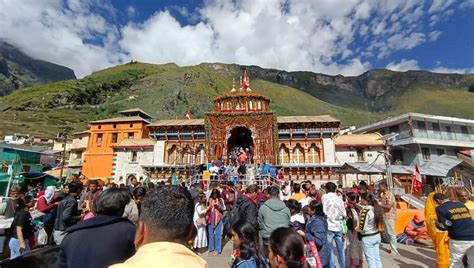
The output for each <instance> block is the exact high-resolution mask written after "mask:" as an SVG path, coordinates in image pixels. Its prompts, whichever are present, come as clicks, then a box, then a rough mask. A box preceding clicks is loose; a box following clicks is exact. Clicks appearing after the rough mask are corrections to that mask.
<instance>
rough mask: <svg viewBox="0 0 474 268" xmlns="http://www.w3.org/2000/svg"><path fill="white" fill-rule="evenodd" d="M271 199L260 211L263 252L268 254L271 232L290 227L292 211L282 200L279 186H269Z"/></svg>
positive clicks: (259, 221) (259, 220)
mask: <svg viewBox="0 0 474 268" xmlns="http://www.w3.org/2000/svg"><path fill="white" fill-rule="evenodd" d="M268 195H269V197H270V198H269V199H268V200H267V201H265V203H263V205H262V206H261V207H260V209H259V211H258V223H259V226H260V230H261V237H262V242H263V250H262V252H263V254H264V255H265V256H268V240H269V238H270V234H271V233H272V232H273V231H274V230H275V229H277V228H279V227H289V226H290V218H291V213H290V210H289V209H288V208H287V207H286V205H285V203H284V202H283V201H281V200H280V198H279V196H280V190H279V189H278V187H277V186H271V187H269V188H268Z"/></svg>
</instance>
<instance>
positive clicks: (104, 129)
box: [82, 121, 148, 178]
mask: <svg viewBox="0 0 474 268" xmlns="http://www.w3.org/2000/svg"><path fill="white" fill-rule="evenodd" d="M145 126H146V123H145V122H138V121H137V122H116V123H113V122H110V123H93V124H91V126H90V138H89V144H88V146H87V151H86V153H85V154H84V162H83V165H82V174H84V176H86V177H88V178H110V177H112V176H113V175H114V173H113V159H114V150H113V148H112V147H113V146H115V145H118V144H119V143H120V142H121V141H122V140H124V139H128V136H129V133H133V139H143V138H148V131H147V130H146V129H145ZM113 133H117V141H116V142H113V138H112V137H113ZM100 134H102V142H98V136H99V135H100Z"/></svg>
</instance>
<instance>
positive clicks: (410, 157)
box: [354, 113, 474, 166]
mask: <svg viewBox="0 0 474 268" xmlns="http://www.w3.org/2000/svg"><path fill="white" fill-rule="evenodd" d="M374 132H379V133H380V134H382V135H385V134H390V133H397V134H398V136H396V137H395V140H394V141H393V142H390V145H391V155H392V161H393V162H394V163H396V164H403V165H409V166H414V165H415V164H419V165H422V164H424V163H427V162H430V161H436V159H437V158H438V157H439V156H442V155H448V156H456V155H457V153H458V152H460V151H463V150H469V149H474V120H470V119H463V118H456V117H447V116H437V115H427V114H419V113H407V114H403V115H400V116H396V117H393V118H389V119H386V120H383V121H380V122H376V123H374V124H370V125H367V126H363V127H360V128H358V129H356V130H354V133H374Z"/></svg>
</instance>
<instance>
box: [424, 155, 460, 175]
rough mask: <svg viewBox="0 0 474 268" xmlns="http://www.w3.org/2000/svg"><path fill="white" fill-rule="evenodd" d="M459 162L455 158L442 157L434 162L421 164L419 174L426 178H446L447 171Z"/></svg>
mask: <svg viewBox="0 0 474 268" xmlns="http://www.w3.org/2000/svg"><path fill="white" fill-rule="evenodd" d="M461 162H462V160H460V159H458V158H456V157H455V156H448V155H442V156H439V157H438V158H436V160H431V161H428V162H425V163H423V164H422V165H421V166H420V173H421V174H423V175H427V176H435V177H446V176H447V175H448V173H449V171H450V170H451V169H452V168H454V167H456V166H457V165H459V164H460V163H461Z"/></svg>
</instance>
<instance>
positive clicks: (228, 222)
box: [222, 204, 240, 238]
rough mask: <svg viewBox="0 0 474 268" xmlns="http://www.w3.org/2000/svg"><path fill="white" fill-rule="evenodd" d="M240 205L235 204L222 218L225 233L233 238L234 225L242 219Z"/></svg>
mask: <svg viewBox="0 0 474 268" xmlns="http://www.w3.org/2000/svg"><path fill="white" fill-rule="evenodd" d="M239 210H240V206H239V205H237V204H236V205H235V206H234V207H233V208H232V209H231V210H230V211H229V212H227V213H226V214H225V215H224V217H223V218H222V224H223V234H224V235H227V237H229V238H231V237H232V235H231V232H230V231H231V230H232V226H233V225H234V224H235V223H236V222H237V221H238V220H239V219H240V211H239Z"/></svg>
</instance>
